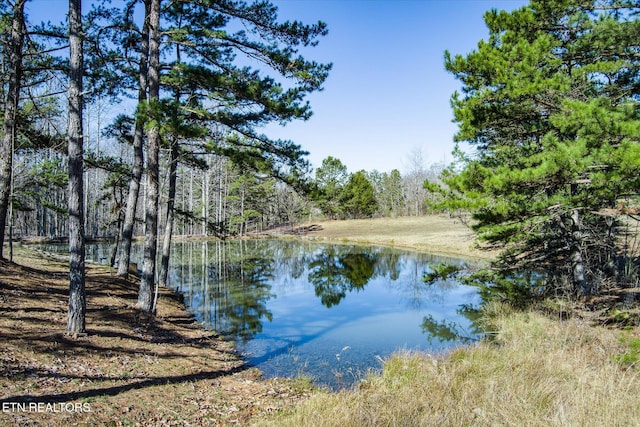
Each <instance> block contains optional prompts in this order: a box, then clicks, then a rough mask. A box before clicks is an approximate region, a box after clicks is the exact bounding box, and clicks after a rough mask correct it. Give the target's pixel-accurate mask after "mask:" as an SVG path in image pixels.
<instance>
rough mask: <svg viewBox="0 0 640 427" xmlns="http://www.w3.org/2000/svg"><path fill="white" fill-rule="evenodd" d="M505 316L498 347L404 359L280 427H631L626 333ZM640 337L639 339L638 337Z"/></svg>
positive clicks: (638, 380)
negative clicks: (623, 358) (624, 363)
mask: <svg viewBox="0 0 640 427" xmlns="http://www.w3.org/2000/svg"><path fill="white" fill-rule="evenodd" d="M505 311H506V310H502V312H501V311H500V310H498V312H500V314H499V315H497V317H494V318H493V320H492V321H493V323H494V324H495V327H496V331H497V332H496V334H495V338H494V339H493V340H492V341H491V342H484V343H482V344H480V345H477V346H473V347H467V348H459V349H457V350H455V351H453V352H451V353H450V354H449V355H447V356H444V357H433V356H429V355H425V354H416V353H413V354H411V353H405V354H398V355H396V356H394V357H393V358H391V359H390V360H388V361H387V362H386V364H385V366H384V369H383V372H382V374H381V375H377V376H370V377H368V378H367V379H365V380H364V381H363V382H362V384H361V385H360V386H359V387H358V388H357V389H356V390H354V391H342V392H340V393H329V392H318V393H316V394H315V395H314V396H313V397H312V398H310V399H309V400H308V401H306V402H305V403H303V404H301V405H300V406H298V407H297V408H296V410H295V411H294V412H292V413H288V414H284V415H281V416H279V417H277V418H272V419H267V420H262V421H261V423H262V425H274V426H296V427H298V426H353V427H361V426H436V425H437V426H489V425H490V426H549V425H556V426H633V425H639V423H640V372H639V371H638V370H637V369H636V368H633V367H625V366H621V365H620V364H619V363H618V362H616V361H615V357H616V356H617V355H620V354H622V353H623V352H624V351H625V344H623V343H621V342H620V339H619V338H620V336H621V332H620V331H615V330H608V329H605V328H601V327H593V326H589V325H588V324H586V323H584V322H581V321H579V320H568V321H559V320H550V319H548V318H546V317H543V316H542V315H541V314H537V313H533V312H531V313H505ZM636 332H637V331H636Z"/></svg>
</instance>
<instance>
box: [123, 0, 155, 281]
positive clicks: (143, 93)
mask: <svg viewBox="0 0 640 427" xmlns="http://www.w3.org/2000/svg"><path fill="white" fill-rule="evenodd" d="M144 4H145V18H144V24H143V26H142V41H141V44H140V70H139V72H138V106H139V107H140V106H142V105H145V104H146V102H147V85H148V84H147V73H148V65H149V61H148V57H149V13H150V11H149V2H148V1H145V2H144ZM143 143H144V123H142V120H141V118H140V115H139V114H137V115H136V125H135V130H134V134H133V170H132V176H131V181H129V194H128V196H127V207H126V210H125V216H124V224H123V226H122V242H121V244H120V253H119V254H118V276H122V277H127V276H128V274H129V262H130V261H131V242H132V240H133V230H134V227H135V221H136V211H137V208H138V195H139V194H140V179H141V178H142V170H143V167H144V159H143V151H142V146H143Z"/></svg>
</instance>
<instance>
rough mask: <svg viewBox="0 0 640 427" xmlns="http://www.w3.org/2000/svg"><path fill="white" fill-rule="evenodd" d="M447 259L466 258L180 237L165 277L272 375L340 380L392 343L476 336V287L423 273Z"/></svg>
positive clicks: (414, 346)
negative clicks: (430, 280)
mask: <svg viewBox="0 0 640 427" xmlns="http://www.w3.org/2000/svg"><path fill="white" fill-rule="evenodd" d="M102 251H103V250H102V249H100V248H98V247H92V246H91V245H90V246H88V248H87V252H88V254H87V256H88V258H92V257H93V258H94V259H96V260H99V259H100V258H107V257H106V256H104V255H103V252H102ZM134 254H135V252H134ZM137 254H138V255H137V256H139V251H137ZM135 257H136V255H134V259H133V261H134V262H135V261H138V262H139V260H136V259H135ZM443 262H444V263H448V264H455V265H460V266H463V265H464V264H465V262H464V261H462V260H458V259H454V258H447V257H441V256H435V255H430V254H423V253H415V252H408V251H401V250H395V249H390V248H381V247H368V246H353V245H331V244H323V243H316V242H308V241H294V240H244V241H228V242H220V241H209V242H176V243H174V244H173V252H172V255H171V264H172V266H171V269H170V277H169V279H168V282H169V285H170V286H172V287H173V288H174V289H176V290H177V291H178V292H180V293H182V294H183V296H184V300H185V303H186V305H187V306H188V307H189V310H190V311H191V312H193V314H194V316H195V317H196V319H197V320H198V321H199V322H201V323H202V324H203V326H204V327H206V328H210V329H212V330H215V331H216V332H218V333H220V334H222V335H225V336H226V337H228V338H229V339H231V340H233V341H235V342H236V348H237V349H238V351H239V352H240V353H241V354H242V355H243V356H244V357H245V358H246V359H247V361H248V362H249V363H251V364H252V365H255V366H257V367H258V368H259V369H260V370H261V371H262V372H263V373H264V376H265V377H276V376H277V377H295V376H299V375H305V376H308V377H311V378H312V379H313V380H314V382H315V383H316V384H318V385H324V386H328V387H331V388H333V389H338V388H343V387H349V386H351V385H352V384H354V383H355V382H357V381H358V380H359V379H362V378H363V377H364V376H365V375H366V373H367V372H368V371H370V370H379V369H380V368H381V361H382V360H383V359H384V358H386V357H388V356H389V355H391V354H392V353H393V352H395V351H398V350H420V351H426V352H429V353H438V352H442V351H446V350H447V349H449V348H452V347H454V346H458V345H460V344H467V343H471V342H473V341H475V340H476V339H477V338H479V332H478V331H477V330H476V329H475V328H474V326H473V323H472V320H471V319H470V318H471V315H470V314H469V311H468V310H466V308H468V307H469V306H474V305H476V304H478V303H479V302H480V298H479V296H478V294H477V291H476V289H475V288H473V287H468V286H464V285H461V284H459V283H457V282H455V281H454V280H440V281H436V282H435V283H432V284H426V283H424V281H423V280H422V279H423V276H424V274H425V273H428V272H430V271H431V268H430V266H432V265H436V264H439V263H443ZM140 265H141V264H140Z"/></svg>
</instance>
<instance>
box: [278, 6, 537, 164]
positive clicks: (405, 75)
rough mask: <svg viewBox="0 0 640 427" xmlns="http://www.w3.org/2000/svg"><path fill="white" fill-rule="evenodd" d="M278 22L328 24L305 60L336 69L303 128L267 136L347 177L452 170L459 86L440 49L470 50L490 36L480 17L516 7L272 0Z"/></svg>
mask: <svg viewBox="0 0 640 427" xmlns="http://www.w3.org/2000/svg"><path fill="white" fill-rule="evenodd" d="M275 4H277V5H278V6H279V8H280V17H281V18H283V19H300V20H303V21H305V22H315V21H317V20H322V21H325V22H326V23H327V24H328V27H329V35H328V36H326V37H324V38H322V39H321V41H320V44H319V45H318V46H317V47H315V48H313V49H311V50H309V52H308V54H307V53H306V52H305V55H306V56H308V57H309V58H313V59H317V60H319V61H323V62H333V70H332V72H331V74H330V76H329V78H328V79H327V81H326V84H325V85H324V87H325V89H324V91H323V92H319V93H317V94H313V95H312V96H311V97H310V98H309V99H310V101H311V104H312V107H313V111H314V115H313V117H312V118H311V119H310V120H309V121H307V122H299V123H293V124H289V125H287V126H286V127H285V128H283V129H279V130H276V132H272V133H271V135H277V136H279V137H282V138H287V139H292V140H294V141H295V142H297V143H299V144H301V145H302V146H303V147H304V148H305V149H306V150H307V151H309V152H310V156H309V159H310V160H311V162H312V163H313V164H314V166H316V167H317V166H319V165H320V164H321V162H322V159H324V158H326V157H327V156H334V157H337V158H339V159H340V160H341V161H342V162H343V163H344V164H345V165H346V166H347V168H348V170H349V172H356V171H358V170H361V169H365V170H373V169H377V170H379V171H381V172H388V171H390V170H392V169H394V168H395V169H399V170H400V171H401V172H402V171H406V170H407V169H408V168H409V167H410V162H409V158H410V156H411V153H413V152H415V151H416V150H420V151H421V153H422V157H423V159H424V161H425V163H427V164H429V163H435V162H441V161H445V162H447V163H448V162H450V161H451V160H452V156H451V152H452V151H453V149H454V144H453V135H454V134H455V132H456V125H455V124H454V123H452V122H451V120H452V117H453V115H452V112H451V108H450V104H449V99H450V97H451V95H452V94H453V92H454V91H455V90H456V89H458V88H459V83H458V82H457V81H456V80H455V79H454V78H453V76H452V75H451V74H449V73H447V72H446V71H445V69H444V61H443V56H444V51H445V50H449V51H450V52H451V53H452V54H457V53H460V54H464V53H468V52H470V51H471V50H473V49H474V48H475V47H476V45H477V43H478V41H479V40H480V39H483V38H486V37H487V35H488V31H487V29H486V26H485V25H484V21H483V18H482V16H483V13H484V12H485V11H486V10H490V9H492V8H497V9H505V10H513V9H515V8H519V7H520V6H522V5H524V4H526V2H525V1H522V0H493V1H485V0H395V1H391V0H277V1H275Z"/></svg>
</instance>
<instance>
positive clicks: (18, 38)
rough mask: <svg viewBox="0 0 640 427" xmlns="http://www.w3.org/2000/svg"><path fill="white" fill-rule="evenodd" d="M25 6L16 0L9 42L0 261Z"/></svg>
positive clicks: (0, 163) (0, 157)
mask: <svg viewBox="0 0 640 427" xmlns="http://www.w3.org/2000/svg"><path fill="white" fill-rule="evenodd" d="M25 3H26V0H16V2H15V4H14V6H13V19H12V24H11V35H10V40H9V70H8V71H9V76H8V77H9V83H8V86H9V87H8V92H7V101H6V104H5V109H4V120H3V129H2V131H3V133H2V145H1V146H0V225H1V228H0V258H4V253H3V247H4V229H5V224H6V223H7V212H8V210H9V198H10V196H11V176H12V174H13V149H14V141H15V135H16V114H17V112H18V105H19V103H20V85H21V81H22V47H23V44H24V37H25V33H26V29H25V24H24V4H25Z"/></svg>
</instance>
